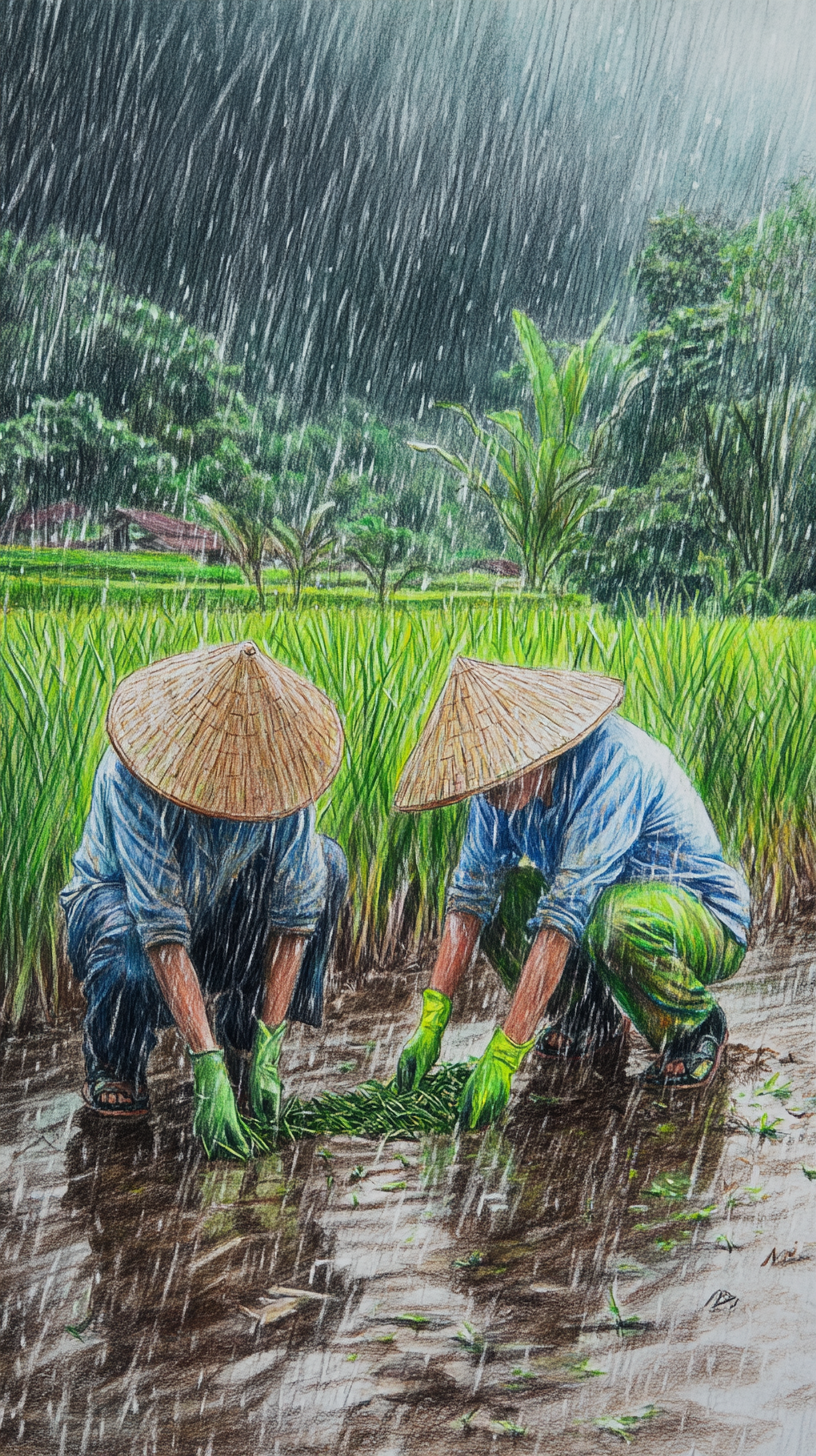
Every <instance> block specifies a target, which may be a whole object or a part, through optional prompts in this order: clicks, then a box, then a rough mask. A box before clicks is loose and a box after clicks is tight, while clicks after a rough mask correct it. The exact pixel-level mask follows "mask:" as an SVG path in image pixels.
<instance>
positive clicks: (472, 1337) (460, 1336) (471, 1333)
mask: <svg viewBox="0 0 816 1456" xmlns="http://www.w3.org/2000/svg"><path fill="white" fill-rule="evenodd" d="M453 1339H454V1340H456V1342H457V1344H459V1345H464V1347H465V1349H466V1350H469V1351H470V1353H471V1355H481V1354H482V1351H483V1350H484V1347H485V1344H486V1343H487V1342H486V1340H485V1337H484V1335H483V1334H482V1333H481V1331H479V1330H477V1329H476V1327H475V1325H472V1324H471V1323H470V1320H463V1321H462V1323H461V1324H460V1326H459V1328H458V1330H457V1331H456V1334H455V1335H454V1336H453Z"/></svg>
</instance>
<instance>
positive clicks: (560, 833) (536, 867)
mask: <svg viewBox="0 0 816 1456" xmlns="http://www.w3.org/2000/svg"><path fill="white" fill-rule="evenodd" d="M622 698H623V685H622V683H619V682H617V681H616V680H615V679H612V678H606V677H600V676H598V675H595V674H590V673H580V672H556V671H552V672H549V671H532V670H530V669H527V668H520V667H505V666H502V665H500V664H496V663H487V662H477V661H474V660H471V659H468V658H457V659H456V661H455V662H454V664H453V667H452V669H451V673H450V676H449V678H448V682H447V684H446V686H445V689H444V691H443V693H442V694H441V696H440V698H439V699H438V700H437V703H436V705H435V707H434V709H433V711H432V713H431V716H430V718H429V720H428V723H427V725H426V727H425V729H424V731H423V733H422V736H421V737H420V740H419V742H418V744H417V746H416V748H415V749H414V752H413V753H412V755H411V757H410V759H409V760H408V763H407V764H406V766H405V770H404V772H403V774H402V777H401V779H400V783H399V786H398V789H397V795H396V799H395V807H396V808H397V809H402V810H419V809H430V808H433V807H435V806H437V805H441V804H452V803H455V802H456V801H457V800H460V799H464V798H466V797H468V796H472V798H471V804H470V814H469V818H468V824H467V831H466V834H465V841H464V845H463V848H462V853H461V856H460V859H459V864H458V867H457V869H456V871H455V874H454V877H453V883H452V885H451V887H450V889H449V892H448V898H447V906H446V916H445V924H444V930H443V935H442V942H441V946H440V950H439V955H438V957H437V961H436V966H435V968H434V973H433V977H432V979H431V985H430V987H429V988H428V989H427V990H426V991H425V992H424V998H423V999H424V1004H423V1012H422V1017H421V1020H420V1024H419V1027H418V1029H417V1031H416V1033H415V1034H414V1036H413V1037H412V1038H411V1040H410V1041H409V1042H408V1045H407V1046H406V1047H405V1049H404V1050H403V1052H402V1055H401V1057H400V1059H399V1065H398V1069H397V1082H398V1085H399V1087H400V1088H401V1089H403V1090H407V1089H409V1088H411V1087H414V1086H416V1084H417V1082H418V1081H419V1080H420V1079H421V1078H422V1077H423V1076H424V1074H425V1072H426V1071H427V1070H428V1068H429V1067H430V1066H431V1065H432V1064H433V1063H434V1062H435V1061H436V1059H437V1057H438V1055H439V1048H440V1044H441V1040H442V1033H443V1031H444V1029H445V1026H446V1025H447V1022H448V1020H449V1017H450V1013H451V997H452V996H453V994H454V992H455V990H456V987H457V986H458V984H459V982H460V980H461V978H462V976H463V974H464V973H465V971H466V970H467V968H468V967H469V965H470V963H471V961H472V959H473V957H474V955H475V952H476V948H477V946H478V945H479V944H480V942H481V948H482V950H483V951H484V952H485V953H486V954H487V955H488V957H489V958H490V960H491V961H492V962H493V964H494V966H495V967H496V969H497V970H498V971H499V973H500V975H501V976H502V979H503V980H504V981H505V984H506V985H507V986H508V988H509V989H510V990H512V991H514V996H513V1003H512V1006H511V1008H510V1013H509V1015H508V1017H507V1019H506V1020H505V1023H504V1026H503V1027H502V1028H497V1030H496V1031H495V1032H494V1034H493V1038H492V1040H491V1042H490V1044H489V1046H488V1048H487V1050H486V1052H485V1053H484V1055H483V1056H482V1057H481V1059H480V1061H479V1062H478V1063H477V1065H476V1067H475V1069H474V1071H473V1073H472V1075H471V1076H470V1078H469V1080H468V1082H467V1084H466V1086H465V1089H464V1093H463V1096H462V1102H461V1105H460V1112H459V1117H460V1124H461V1125H462V1126H465V1127H468V1128H475V1127H480V1126H483V1125H484V1124H486V1123H488V1122H490V1121H491V1120H492V1119H493V1118H494V1117H496V1116H497V1115H498V1114H499V1113H500V1112H501V1111H502V1109H503V1108H504V1107H505V1106H506V1104H507V1101H508V1098H509V1095H510V1087H511V1082H512V1078H513V1075H514V1073H515V1072H517V1071H518V1069H519V1067H520V1066H521V1063H522V1061H523V1059H524V1057H525V1056H526V1055H527V1053H528V1052H529V1051H530V1050H531V1049H532V1047H533V1045H534V1044H535V1046H536V1050H537V1052H539V1053H540V1054H541V1055H542V1056H543V1057H571V1058H578V1057H584V1056H589V1055H591V1054H592V1053H593V1052H595V1051H597V1050H598V1049H600V1048H601V1047H603V1046H607V1047H610V1046H611V1047H614V1046H615V1044H616V1043H617V1044H618V1045H620V1043H621V1040H622V1038H623V1036H624V1034H625V1028H626V1023H625V1022H624V1020H623V1018H622V1016H621V1011H623V1012H624V1013H625V1015H626V1017H628V1018H630V1020H631V1021H632V1022H633V1023H634V1025H635V1026H636V1027H637V1029H638V1031H640V1032H641V1033H642V1034H643V1035H644V1036H645V1037H646V1039H647V1040H648V1041H649V1043H650V1045H651V1046H652V1047H653V1048H654V1050H655V1052H656V1053H657V1054H658V1056H657V1059H656V1061H655V1062H654V1064H653V1066H652V1067H651V1068H650V1070H649V1072H648V1073H647V1074H646V1077H647V1079H649V1080H651V1081H652V1082H654V1083H655V1084H657V1085H659V1086H672V1087H681V1088H683V1087H692V1088H693V1087H701V1086H704V1085H705V1084H706V1083H708V1082H709V1081H711V1079H712V1078H713V1077H714V1075H715V1073H716V1071H717V1068H718V1066H719V1063H720V1057H721V1055H722V1048H723V1045H724V1043H725V1041H726V1039H727V1030H726V1023H725V1017H724V1015H723V1012H722V1010H721V1008H720V1007H719V1006H718V1004H717V1002H716V1000H715V998H714V995H713V993H712V990H711V987H712V986H713V985H714V984H715V983H716V982H717V981H721V980H726V979H727V978H728V977H729V976H733V975H734V974H735V972H736V971H737V969H738V967H739V965H740V962H741V961H742V958H743V955H744V954H745V944H746V937H747V931H748V925H749V904H748V888H747V885H746V883H745V880H744V879H743V876H742V875H741V874H740V873H739V871H737V870H735V869H733V868H732V867H731V866H730V865H728V864H726V863H725V861H724V859H723V854H722V849H721V847H720V844H719V841H718V839H717V835H716V833H715V831H714V827H713V825H712V823H711V820H710V819H709V817H708V814H707V813H706V810H705V808H704V806H703V803H702V801H701V799H700V797H699V795H698V794H697V793H696V791H695V789H694V788H693V787H692V785H691V783H690V782H689V779H688V778H687V777H686V775H685V774H684V773H683V771H682V769H681V768H680V767H679V766H678V764H677V763H676V761H675V759H674V758H673V757H672V755H671V753H669V751H668V749H667V748H664V747H663V746H662V745H661V744H659V743H656V742H655V741H654V740H653V739H652V738H650V737H649V736H648V735H647V734H646V733H644V732H642V730H641V729H639V728H636V727H635V726H634V725H633V724H632V723H628V722H627V721H626V720H625V719H623V718H620V717H618V715H617V714H615V713H614V709H615V708H616V707H617V706H618V704H619V703H620V702H621V700H622ZM545 1013H546V1017H547V1020H546V1024H545V1025H544V1029H543V1030H542V1031H541V1032H540V1034H539V1036H538V1040H537V1041H536V1040H535V1038H536V1033H537V1032H538V1031H539V1027H540V1026H541V1022H542V1019H543V1018H544V1016H545Z"/></svg>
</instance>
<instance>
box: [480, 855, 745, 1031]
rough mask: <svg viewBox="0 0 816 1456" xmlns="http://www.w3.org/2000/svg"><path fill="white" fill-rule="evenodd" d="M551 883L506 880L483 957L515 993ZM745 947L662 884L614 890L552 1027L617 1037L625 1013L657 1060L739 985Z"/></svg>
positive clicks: (556, 1003) (600, 908)
mask: <svg viewBox="0 0 816 1456" xmlns="http://www.w3.org/2000/svg"><path fill="white" fill-rule="evenodd" d="M543 885H544V881H543V879H542V877H541V875H540V874H539V872H538V871H537V870H535V869H532V868H528V869H518V870H513V871H512V872H511V873H510V874H509V875H508V877H507V881H506V883H505V889H504V894H503V895H502V901H501V905H500V907H499V911H498V914H497V915H496V917H495V919H494V920H493V922H492V923H491V924H490V925H489V926H488V927H487V929H486V930H485V931H484V933H483V935H482V940H481V948H482V950H483V951H484V953H485V954H486V955H487V957H488V959H489V960H490V961H491V962H492V964H493V965H494V966H495V968H496V970H497V971H498V973H499V975H500V976H501V979H502V980H503V981H504V984H505V985H506V986H507V988H508V990H511V991H512V990H514V989H515V986H516V985H517V983H518V979H519V976H520V975H521V968H522V966H523V964H524V961H525V959H526V956H527V952H528V950H529V947H530V935H529V932H528V930H527V921H528V920H529V919H530V918H531V917H532V915H533V914H534V913H535V908H536V904H537V902H538V897H539V895H540V893H541V890H542V887H543ZM744 955H745V947H744V946H742V945H740V944H739V942H738V941H736V940H735V939H734V938H733V936H732V935H730V934H729V932H728V931H727V930H726V929H725V927H724V926H723V925H722V924H721V923H720V921H719V920H718V919H717V918H716V916H714V915H712V914H711V911H710V910H707V909H706V908H705V906H704V905H702V904H701V903H700V901H699V900H696V899H695V898H694V896H693V895H690V894H689V893H688V892H687V891H686V890H682V889H680V888H679V887H678V886H676V885H666V884H659V883H657V882H655V881H648V882H640V883H635V884H628V885H612V886H611V888H610V889H608V890H605V891H604V893H603V894H602V895H601V897H600V899H599V900H598V903H597V905H596V906H595V909H594V911H593V913H592V918H591V919H590V922H589V924H588V926H587V928H586V931H585V934H584V938H583V941H582V942H581V946H580V947H579V948H578V949H577V950H575V951H573V952H572V954H571V955H570V957H569V960H568V961H567V966H566V969H565V972H564V976H563V978H562V981H561V985H560V986H559V987H558V990H557V991H556V993H555V996H554V997H553V998H552V1000H551V1002H550V1005H549V1007H548V1021H549V1022H550V1023H551V1024H552V1023H553V1022H555V1021H558V1022H559V1025H560V1026H561V1027H562V1028H564V1029H570V1027H572V1028H575V1029H577V1028H579V1027H581V1026H585V1025H586V1023H587V1021H588V1020H592V1021H593V1022H595V1024H596V1025H597V1026H598V1027H603V1026H606V1027H610V1028H611V1027H614V1025H615V1024H616V1022H617V1021H618V1020H619V1011H618V1008H620V1010H622V1011H624V1012H625V1013H626V1015H627V1016H628V1017H630V1019H631V1021H632V1024H633V1025H634V1026H635V1027H636V1028H637V1030H638V1031H639V1032H641V1033H642V1035H643V1036H645V1037H646V1039H647V1041H648V1042H649V1043H650V1045H651V1046H652V1047H654V1048H655V1049H656V1050H658V1049H660V1048H662V1047H664V1046H666V1045H668V1044H669V1043H670V1042H672V1041H674V1040H675V1038H676V1037H677V1036H678V1035H680V1034H681V1033H682V1032H684V1031H693V1029H694V1028H695V1027H696V1026H699V1025H700V1023H701V1022H702V1021H705V1019H706V1017H707V1016H708V1014H709V1012H710V1011H712V1010H713V1008H714V1006H715V1005H716V1001H715V999H714V996H713V995H712V993H711V991H710V989H709V988H710V987H711V986H712V985H714V984H715V983H716V982H717V981H727V980H728V979H729V977H731V976H734V975H736V973H737V971H738V970H739V967H740V964H741V962H742V958H743V956H744Z"/></svg>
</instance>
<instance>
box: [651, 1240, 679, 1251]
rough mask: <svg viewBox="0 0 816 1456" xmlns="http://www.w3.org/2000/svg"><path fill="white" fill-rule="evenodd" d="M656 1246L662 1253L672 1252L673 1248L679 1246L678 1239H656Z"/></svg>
mask: <svg viewBox="0 0 816 1456" xmlns="http://www.w3.org/2000/svg"><path fill="white" fill-rule="evenodd" d="M655 1247H656V1248H658V1249H659V1250H660V1252H661V1254H670V1253H671V1251H672V1249H676V1248H677V1240H676V1239H655Z"/></svg>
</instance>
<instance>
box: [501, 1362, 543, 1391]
mask: <svg viewBox="0 0 816 1456" xmlns="http://www.w3.org/2000/svg"><path fill="white" fill-rule="evenodd" d="M510 1374H511V1379H510V1380H508V1381H506V1382H505V1383H506V1386H507V1389H508V1390H521V1389H522V1388H523V1385H524V1381H525V1380H537V1379H538V1376H537V1375H536V1372H535V1370H525V1369H524V1368H523V1366H521V1365H517V1366H516V1367H515V1369H514V1370H511V1372H510Z"/></svg>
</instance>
